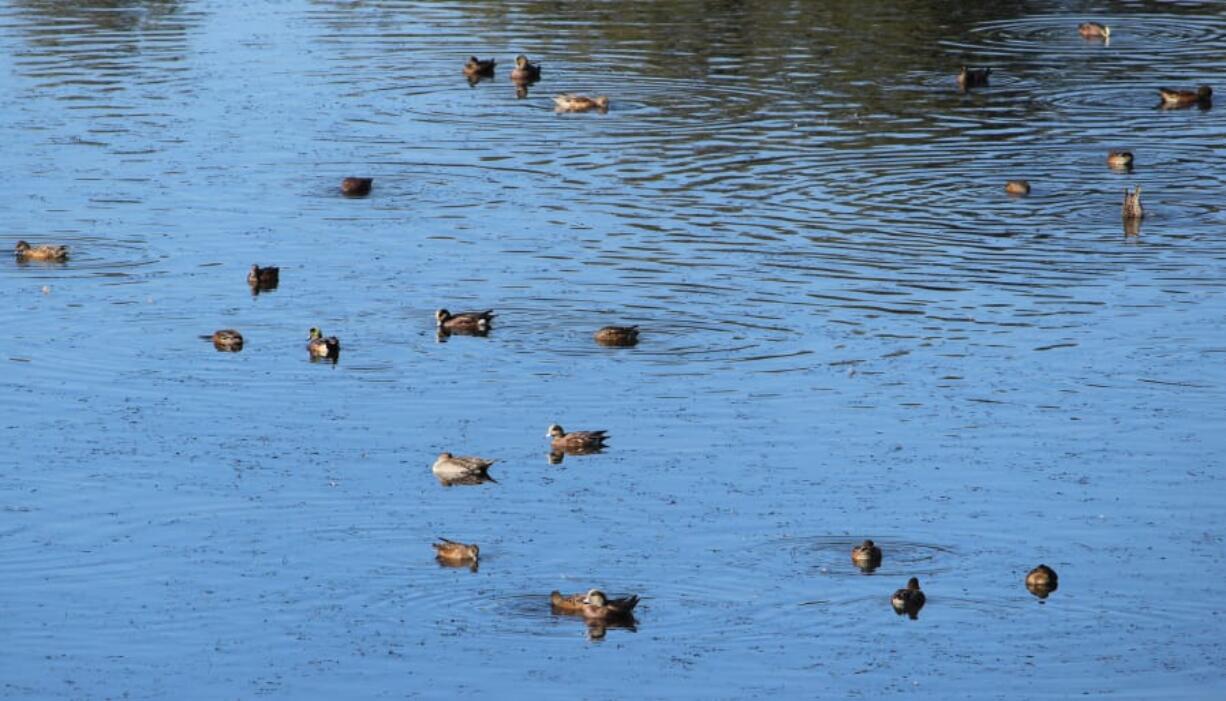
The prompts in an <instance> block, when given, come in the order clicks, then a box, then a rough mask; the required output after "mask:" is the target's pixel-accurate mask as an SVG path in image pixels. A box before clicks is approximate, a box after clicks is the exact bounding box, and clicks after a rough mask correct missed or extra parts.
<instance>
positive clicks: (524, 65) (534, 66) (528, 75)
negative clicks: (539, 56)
mask: <svg viewBox="0 0 1226 701" xmlns="http://www.w3.org/2000/svg"><path fill="white" fill-rule="evenodd" d="M540 79H541V64H539V63H532V62H530V61H529V60H528V57H527V56H524V55H523V54H520V55H519V56H516V57H515V68H514V69H513V70H512V71H511V80H512V81H514V82H516V83H534V82H536V81H538V80H540Z"/></svg>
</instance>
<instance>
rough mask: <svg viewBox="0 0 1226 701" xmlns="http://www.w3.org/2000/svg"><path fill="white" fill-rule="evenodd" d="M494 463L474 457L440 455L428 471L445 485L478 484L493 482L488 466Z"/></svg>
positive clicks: (449, 454) (493, 461)
mask: <svg viewBox="0 0 1226 701" xmlns="http://www.w3.org/2000/svg"><path fill="white" fill-rule="evenodd" d="M495 462H497V461H496V460H487V459H485V458H479V457H477V456H475V455H452V454H451V453H440V454H439V456H438V459H436V460H435V461H434V465H433V466H431V468H430V471H431V472H433V473H434V476H435V477H438V479H439V481H440V482H442V483H443V484H446V485H452V484H480V483H482V482H493V481H495V480H494V478H492V477H490V476H489V469H490V465H493V464H494V463H495Z"/></svg>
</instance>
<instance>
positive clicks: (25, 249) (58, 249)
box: [13, 241, 68, 261]
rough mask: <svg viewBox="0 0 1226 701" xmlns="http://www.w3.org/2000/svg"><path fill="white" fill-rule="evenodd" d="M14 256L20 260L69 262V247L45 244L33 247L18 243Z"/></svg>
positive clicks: (24, 242) (25, 243) (23, 242)
mask: <svg viewBox="0 0 1226 701" xmlns="http://www.w3.org/2000/svg"><path fill="white" fill-rule="evenodd" d="M13 255H15V256H16V257H17V259H18V260H54V261H64V260H68V247H67V246H54V245H50V244H44V245H42V246H31V245H30V244H29V243H28V242H26V241H18V242H17V246H16V247H15V248H14V249H13Z"/></svg>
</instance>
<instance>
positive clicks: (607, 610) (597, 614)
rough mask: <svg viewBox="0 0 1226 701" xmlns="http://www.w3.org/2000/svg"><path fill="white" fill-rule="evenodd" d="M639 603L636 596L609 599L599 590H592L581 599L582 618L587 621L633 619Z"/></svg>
mask: <svg viewBox="0 0 1226 701" xmlns="http://www.w3.org/2000/svg"><path fill="white" fill-rule="evenodd" d="M638 603H639V597H638V595H637V594H632V595H630V596H627V597H625V598H622V599H610V598H608V597H607V596H605V593H604V592H602V591H600V590H599V589H592V590H591V591H589V592H588V593H587V596H586V597H584V599H583V609H582V613H583V617H584V618H586V619H587V620H589V621H617V620H627V619H630V618H633V611H634V607H635V606H637V605H638Z"/></svg>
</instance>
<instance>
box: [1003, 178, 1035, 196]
mask: <svg viewBox="0 0 1226 701" xmlns="http://www.w3.org/2000/svg"><path fill="white" fill-rule="evenodd" d="M1005 192H1007V193H1009V194H1010V195H1029V194H1030V183H1028V182H1026V181H1025V180H1010V181H1009V182H1007V183H1005Z"/></svg>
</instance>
